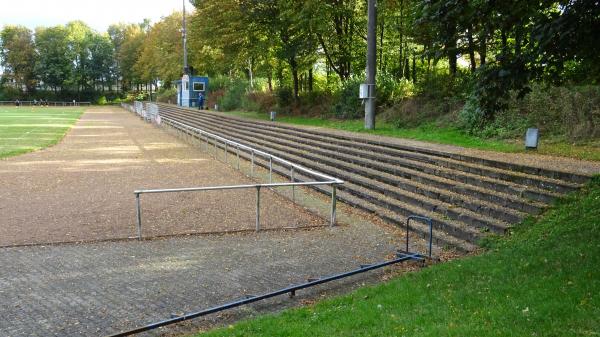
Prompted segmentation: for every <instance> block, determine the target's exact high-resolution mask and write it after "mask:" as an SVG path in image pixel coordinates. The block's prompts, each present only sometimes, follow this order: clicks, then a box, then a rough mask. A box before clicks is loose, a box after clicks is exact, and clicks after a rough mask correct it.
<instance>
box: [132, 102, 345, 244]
mask: <svg viewBox="0 0 600 337" xmlns="http://www.w3.org/2000/svg"><path fill="white" fill-rule="evenodd" d="M122 106H123V108H125V109H127V110H129V111H132V112H135V113H136V114H138V115H139V116H140V117H142V118H144V119H145V120H147V121H151V122H154V123H157V124H162V123H164V124H166V125H169V126H171V127H173V128H175V129H178V130H180V131H183V132H185V133H186V134H189V135H192V136H194V137H196V138H198V139H199V140H204V141H205V149H206V150H207V151H208V149H209V147H212V146H214V150H215V156H216V154H217V151H218V149H219V148H222V149H223V151H224V154H225V162H226V163H228V159H227V158H228V154H229V153H232V154H234V155H235V156H236V158H237V169H240V160H241V158H244V159H248V160H249V161H250V165H251V171H250V172H251V173H250V175H251V177H254V176H255V166H256V164H257V160H258V159H262V160H264V161H265V162H268V166H267V165H265V166H267V167H268V169H269V183H263V184H246V185H228V186H209V187H186V188H167V189H149V190H136V191H134V195H135V199H136V215H137V231H138V238H139V239H142V211H141V201H140V196H141V195H142V194H148V193H176V192H202V191H215V190H234V189H256V231H259V230H260V198H261V197H260V191H261V189H262V188H277V187H289V188H291V189H292V200H293V201H295V192H294V189H295V187H296V186H317V185H329V186H331V212H330V225H331V226H333V225H335V219H336V186H337V185H340V184H343V183H344V181H343V180H340V179H337V178H334V177H331V176H328V175H326V174H323V173H320V172H317V171H313V170H310V169H308V168H305V167H303V166H300V165H298V164H295V163H292V162H290V161H288V160H285V159H283V158H280V157H277V156H275V155H272V154H270V153H268V152H265V151H261V150H258V149H255V148H253V147H250V146H247V145H244V144H241V143H238V142H235V141H232V140H229V139H227V138H224V137H221V136H219V135H216V134H213V133H211V132H207V131H204V130H202V129H199V128H196V127H192V126H189V125H186V124H183V123H180V122H178V121H175V120H172V119H170V118H167V117H162V116H160V110H159V108H158V106H157V105H156V104H152V103H147V104H146V105H145V106H144V104H143V103H142V102H134V105H130V104H126V103H123V104H122ZM148 111H152V112H151V113H148ZM149 116H152V117H149ZM211 141H212V144H211ZM275 163H277V164H278V165H279V166H280V167H283V168H286V169H287V172H289V179H290V182H288V183H273V165H274V164H275ZM298 174H301V175H303V176H305V177H309V178H311V177H312V179H315V180H313V181H298V182H297V181H296V180H297V179H296V175H298Z"/></svg>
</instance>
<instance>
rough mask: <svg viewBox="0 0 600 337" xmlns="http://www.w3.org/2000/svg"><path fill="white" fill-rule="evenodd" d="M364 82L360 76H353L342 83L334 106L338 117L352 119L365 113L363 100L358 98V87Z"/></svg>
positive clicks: (334, 111) (333, 108)
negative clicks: (362, 104)
mask: <svg viewBox="0 0 600 337" xmlns="http://www.w3.org/2000/svg"><path fill="white" fill-rule="evenodd" d="M362 82H363V81H362V80H361V79H359V78H358V77H353V78H351V79H349V80H347V81H346V83H344V84H343V85H342V88H341V89H340V91H339V92H338V93H337V95H336V97H335V103H334V105H333V107H332V110H333V114H334V115H335V116H336V117H337V118H344V119H352V118H357V117H359V116H361V115H362V114H363V112H362V111H363V109H362V106H361V100H360V99H359V98H358V89H359V87H360V84H361V83H362Z"/></svg>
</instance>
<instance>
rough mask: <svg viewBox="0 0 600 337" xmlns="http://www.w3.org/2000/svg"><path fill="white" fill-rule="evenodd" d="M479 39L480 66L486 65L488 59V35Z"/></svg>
mask: <svg viewBox="0 0 600 337" xmlns="http://www.w3.org/2000/svg"><path fill="white" fill-rule="evenodd" d="M479 39H480V41H479V58H480V64H481V65H484V64H485V61H486V58H487V35H486V34H485V33H484V34H483V35H482V36H481V37H480V38H479Z"/></svg>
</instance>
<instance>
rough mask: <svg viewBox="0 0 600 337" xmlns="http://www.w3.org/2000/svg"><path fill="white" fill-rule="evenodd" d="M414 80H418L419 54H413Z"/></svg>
mask: <svg viewBox="0 0 600 337" xmlns="http://www.w3.org/2000/svg"><path fill="white" fill-rule="evenodd" d="M412 81H413V83H415V82H417V56H416V55H415V54H413V62H412Z"/></svg>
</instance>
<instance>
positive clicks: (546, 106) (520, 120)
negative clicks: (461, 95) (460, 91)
mask: <svg viewBox="0 0 600 337" xmlns="http://www.w3.org/2000/svg"><path fill="white" fill-rule="evenodd" d="M505 104H506V108H505V109H504V110H501V111H498V112H497V113H496V115H495V118H494V119H493V120H491V121H487V122H486V119H485V117H484V114H483V111H482V109H480V108H479V106H478V104H477V100H476V99H473V98H470V99H469V100H468V101H467V104H465V107H464V109H463V110H462V111H461V112H460V114H459V120H460V122H461V126H462V127H463V128H464V129H465V130H467V131H469V132H470V133H472V134H476V135H479V136H483V137H499V138H514V137H520V136H522V135H524V134H525V131H526V129H527V128H528V127H537V128H539V129H540V132H541V133H542V134H544V135H548V136H559V137H565V138H567V139H569V140H572V141H580V140H588V139H592V138H597V137H600V86H575V87H555V86H545V85H542V84H539V83H534V84H532V85H531V92H530V93H529V94H527V95H525V96H524V97H523V98H519V95H518V93H516V92H511V93H510V96H509V98H508V99H507V100H506V103H505Z"/></svg>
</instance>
